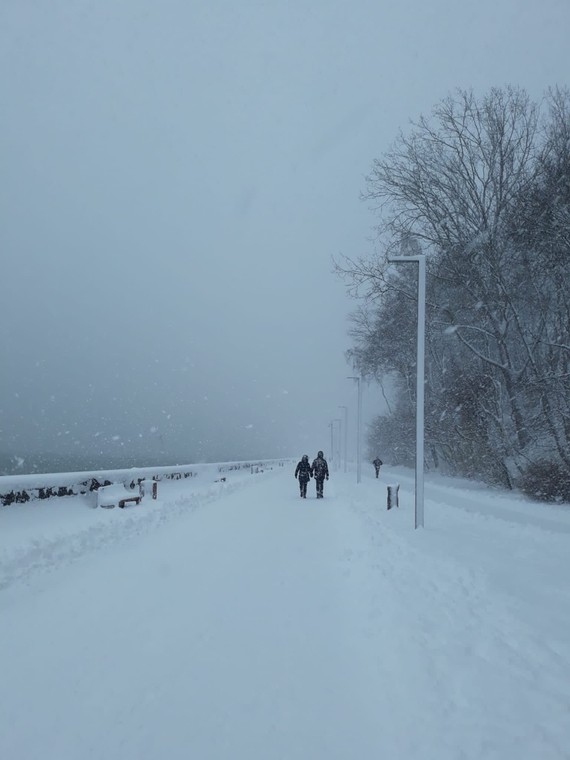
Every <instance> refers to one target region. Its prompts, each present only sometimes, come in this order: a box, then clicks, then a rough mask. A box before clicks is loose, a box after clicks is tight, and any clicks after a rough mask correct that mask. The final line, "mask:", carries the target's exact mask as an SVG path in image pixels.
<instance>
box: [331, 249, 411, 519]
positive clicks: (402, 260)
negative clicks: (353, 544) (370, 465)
mask: <svg viewBox="0 0 570 760" xmlns="http://www.w3.org/2000/svg"><path fill="white" fill-rule="evenodd" d="M388 261H390V262H393V263H409V262H412V263H414V262H417V264H418V324H417V354H416V356H417V359H416V477H415V499H414V502H415V510H414V511H415V527H416V528H419V527H422V528H423V527H424V391H425V388H424V383H425V308H426V306H425V304H426V261H425V256H424V255H423V254H418V255H413V256H392V257H389V259H388ZM347 380H355V381H356V383H357V386H358V411H357V415H356V482H357V483H360V480H361V477H362V449H361V443H362V442H361V438H362V376H356V375H351V376H350V377H348V378H347ZM339 409H344V471H345V472H346V458H347V432H348V410H347V407H346V406H339ZM335 422H338V423H339V446H338V448H339V456H340V438H341V435H340V433H341V425H342V420H341V419H334V420H331V422H330V425H329V427H330V429H331V455H333V456H334V423H335Z"/></svg>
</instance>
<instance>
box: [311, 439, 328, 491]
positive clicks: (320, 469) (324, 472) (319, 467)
mask: <svg viewBox="0 0 570 760" xmlns="http://www.w3.org/2000/svg"><path fill="white" fill-rule="evenodd" d="M311 473H312V475H313V477H314V479H315V483H316V484H317V499H322V498H323V486H324V483H325V478H326V479H327V480H328V479H329V466H328V464H327V460H326V459H325V457H324V454H323V452H322V451H319V452H318V454H317V458H316V459H315V460H313V464H312V465H311Z"/></svg>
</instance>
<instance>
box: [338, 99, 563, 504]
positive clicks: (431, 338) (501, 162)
mask: <svg viewBox="0 0 570 760" xmlns="http://www.w3.org/2000/svg"><path fill="white" fill-rule="evenodd" d="M363 196H364V199H365V200H367V201H368V202H370V203H371V205H372V207H373V209H374V211H375V212H376V213H377V214H378V219H379V221H378V225H377V228H376V232H377V238H376V242H375V252H374V254H373V255H372V256H365V257H362V258H357V259H348V258H346V259H344V260H343V261H342V262H340V263H338V262H337V270H338V271H339V273H340V274H341V275H343V276H344V277H345V278H346V279H347V283H348V286H349V289H350V292H351V294H352V295H354V296H355V297H357V298H358V299H360V305H359V308H358V309H357V311H356V312H354V313H353V315H352V326H351V336H352V338H353V340H354V345H353V347H352V349H351V350H350V351H349V352H348V353H349V357H350V358H351V360H352V361H353V362H354V364H355V366H356V367H357V368H358V369H359V370H360V371H361V372H362V373H363V375H364V376H366V377H368V378H372V379H374V380H376V381H378V382H380V383H382V384H386V383H389V386H390V393H389V394H388V395H389V396H390V398H391V399H392V401H391V403H390V407H389V412H388V413H387V414H385V415H382V416H379V417H377V418H376V419H375V420H374V421H373V424H372V425H371V427H370V431H369V444H370V448H371V450H372V451H375V452H376V451H383V452H386V458H387V457H388V456H391V459H392V461H393V462H394V463H400V464H406V465H409V464H412V463H413V460H414V447H415V375H416V369H415V367H416V346H415V341H416V298H417V294H416V280H415V279H414V275H413V274H412V273H413V271H414V270H415V268H413V267H408V266H405V267H394V266H393V265H390V264H389V262H388V257H389V256H390V255H400V256H401V255H406V254H410V253H412V254H417V253H419V252H421V253H423V254H425V256H426V269H427V295H426V394H425V396H426V420H425V423H426V427H425V431H426V432H425V435H426V464H427V466H428V467H432V468H438V469H441V470H443V471H446V472H448V473H452V474H458V475H463V476H468V477H476V478H480V479H483V480H484V481H486V482H489V483H495V484H500V485H503V486H506V487H508V488H521V489H522V490H524V491H525V492H527V493H529V494H532V495H533V496H535V497H539V498H544V499H547V500H564V501H570V272H569V267H568V264H569V260H570V93H569V91H568V90H566V89H558V88H557V89H552V90H550V91H549V92H548V93H547V94H546V95H545V96H544V98H543V99H542V100H541V101H540V102H533V101H532V100H531V99H530V98H529V96H528V94H527V93H526V92H525V91H524V90H522V89H520V88H515V87H507V88H495V89H492V90H491V91H490V92H488V93H487V94H485V95H484V96H482V97H477V96H476V95H475V94H474V93H473V92H472V91H464V90H459V91H457V92H456V93H454V94H453V95H451V96H449V97H447V98H446V99H444V100H442V101H441V102H439V103H438V104H437V105H436V106H435V107H434V108H433V110H432V113H431V115H430V116H429V117H424V116H422V117H420V118H419V120H417V121H415V122H411V125H410V128H409V129H408V130H407V131H405V132H404V131H402V132H401V133H400V134H399V136H398V137H397V139H396V140H395V142H394V144H393V145H392V147H391V148H390V149H389V150H388V151H387V152H386V153H385V154H384V155H383V156H382V157H380V158H378V159H376V160H375V161H374V162H373V166H372V169H371V172H370V174H369V176H368V177H367V179H366V190H365V192H364V194H363Z"/></svg>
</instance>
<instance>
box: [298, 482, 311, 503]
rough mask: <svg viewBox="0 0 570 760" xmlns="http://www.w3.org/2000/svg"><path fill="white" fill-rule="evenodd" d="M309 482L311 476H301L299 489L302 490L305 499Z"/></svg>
mask: <svg viewBox="0 0 570 760" xmlns="http://www.w3.org/2000/svg"><path fill="white" fill-rule="evenodd" d="M308 482H309V478H306V479H305V478H299V490H300V491H301V496H302V497H303V499H306V498H307V483H308Z"/></svg>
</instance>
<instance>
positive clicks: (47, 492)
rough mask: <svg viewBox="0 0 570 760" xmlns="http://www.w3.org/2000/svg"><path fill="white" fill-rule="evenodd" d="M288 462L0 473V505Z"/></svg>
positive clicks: (266, 460) (282, 464)
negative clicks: (119, 485) (107, 487)
mask: <svg viewBox="0 0 570 760" xmlns="http://www.w3.org/2000/svg"><path fill="white" fill-rule="evenodd" d="M290 461H292V460H290V459H285V458H284V459H260V460H248V461H245V462H216V463H211V464H187V465H172V466H169V467H131V468H129V469H123V470H93V471H89V472H57V473H38V474H32V475H3V476H0V505H2V506H8V505H10V504H22V503H25V502H27V501H31V500H34V499H48V498H50V497H52V496H74V495H77V494H84V493H88V492H90V491H96V490H97V489H98V488H100V487H101V486H108V485H113V484H115V483H122V484H123V485H125V486H126V487H127V488H135V486H137V485H138V484H139V483H140V482H141V481H142V480H147V479H148V480H162V479H169V480H181V479H183V478H195V477H198V476H215V475H217V474H219V473H221V472H230V471H232V470H250V472H251V473H254V472H262V471H263V470H264V469H269V468H273V467H282V466H284V465H285V463H288V462H290ZM213 479H215V477H214V478H213Z"/></svg>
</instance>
